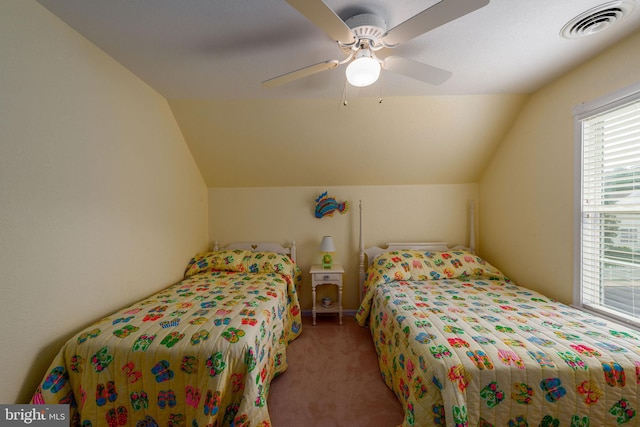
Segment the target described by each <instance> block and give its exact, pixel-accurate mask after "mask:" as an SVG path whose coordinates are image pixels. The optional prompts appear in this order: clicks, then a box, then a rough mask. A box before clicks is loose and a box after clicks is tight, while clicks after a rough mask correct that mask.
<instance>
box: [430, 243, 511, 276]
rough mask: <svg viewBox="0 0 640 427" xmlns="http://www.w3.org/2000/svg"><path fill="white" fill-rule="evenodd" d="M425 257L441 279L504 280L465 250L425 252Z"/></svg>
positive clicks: (490, 267)
mask: <svg viewBox="0 0 640 427" xmlns="http://www.w3.org/2000/svg"><path fill="white" fill-rule="evenodd" d="M426 256H427V257H428V258H429V260H430V261H431V262H432V263H433V265H434V266H435V268H437V269H438V270H439V271H441V272H442V275H443V276H444V277H442V278H443V279H463V280H464V279H467V278H474V279H488V280H505V279H506V277H505V276H504V274H503V273H502V272H501V271H500V270H498V269H497V268H495V267H494V266H492V265H491V264H489V263H488V262H487V261H485V260H484V259H482V258H480V257H479V256H477V255H476V254H474V253H473V252H469V251H466V250H449V251H442V252H427V253H426Z"/></svg>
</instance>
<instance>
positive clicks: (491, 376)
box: [356, 228, 640, 427]
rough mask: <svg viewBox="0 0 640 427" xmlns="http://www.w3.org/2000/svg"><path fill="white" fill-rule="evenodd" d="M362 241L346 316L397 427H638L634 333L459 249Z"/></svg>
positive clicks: (637, 337) (639, 364)
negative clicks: (375, 367)
mask: <svg viewBox="0 0 640 427" xmlns="http://www.w3.org/2000/svg"><path fill="white" fill-rule="evenodd" d="M472 229H473V228H472ZM361 236H362V231H361ZM362 241H363V240H362V237H361V239H360V246H361V250H360V259H361V267H362V268H361V271H363V272H364V271H366V273H365V274H363V276H364V277H363V278H362V284H363V289H362V295H363V300H362V304H361V306H360V308H359V310H358V312H357V314H356V319H357V320H358V322H359V323H360V324H361V325H363V326H364V325H368V326H369V328H370V329H371V335H372V338H373V341H374V346H375V349H376V352H377V354H378V360H379V366H380V371H381V373H382V377H383V379H384V380H385V382H386V383H387V385H388V386H389V387H390V388H391V389H392V390H393V391H394V393H395V394H396V396H397V398H398V400H399V401H400V402H401V404H402V406H403V408H404V411H405V417H404V421H403V426H405V427H406V426H480V427H489V426H495V427H498V426H500V427H525V426H529V427H532V426H536V427H538V426H540V427H562V426H567V427H588V426H590V427H596V426H598V427H601V426H620V425H624V426H631V425H640V415H639V414H638V411H639V410H640V333H638V332H637V331H635V330H632V329H629V328H626V327H624V326H620V325H619V324H616V323H613V322H608V321H606V320H604V319H600V318H597V317H594V316H592V315H590V314H588V313H585V312H583V311H580V310H577V309H574V308H572V307H569V306H566V305H564V304H561V303H559V302H557V301H554V300H552V299H550V298H548V297H546V296H544V295H541V294H540V293H537V292H535V291H533V290H530V289H527V288H524V287H521V286H518V285H516V284H515V283H513V282H511V281H510V280H509V279H508V278H507V277H505V276H504V274H502V272H500V271H499V270H498V269H497V268H495V267H493V266H492V265H490V264H489V263H487V262H486V261H485V260H483V259H482V258H480V257H478V256H477V255H476V254H475V253H474V252H473V251H471V250H468V249H464V248H456V249H450V248H449V247H448V245H446V244H445V243H420V244H411V243H404V244H402V243H393V244H388V247H387V248H384V249H381V248H369V249H364V247H363V244H362ZM365 255H367V256H368V261H367V263H365V262H364V259H365Z"/></svg>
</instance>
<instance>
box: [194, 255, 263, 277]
mask: <svg viewBox="0 0 640 427" xmlns="http://www.w3.org/2000/svg"><path fill="white" fill-rule="evenodd" d="M249 254H251V252H250V251H246V250H244V249H233V250H229V249H223V250H221V251H214V252H203V253H200V254H198V255H196V256H194V257H193V258H192V259H191V261H189V264H188V265H187V268H186V269H185V272H184V277H185V278H187V277H190V276H193V275H194V274H198V273H205V272H209V271H238V272H243V271H245V266H244V263H243V261H244V259H245V258H246V257H247V256H248V255H249Z"/></svg>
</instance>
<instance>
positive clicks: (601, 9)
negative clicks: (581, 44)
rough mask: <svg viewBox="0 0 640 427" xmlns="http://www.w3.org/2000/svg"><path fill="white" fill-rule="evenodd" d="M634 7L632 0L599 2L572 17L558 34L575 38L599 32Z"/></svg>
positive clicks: (634, 3)
mask: <svg viewBox="0 0 640 427" xmlns="http://www.w3.org/2000/svg"><path fill="white" fill-rule="evenodd" d="M635 7H636V2H635V1H634V0H618V1H611V2H608V3H604V4H601V5H600V6H597V7H594V8H593V9H589V10H587V11H586V12H583V13H581V14H580V15H578V16H576V17H575V18H573V19H572V20H571V21H569V22H567V24H566V25H565V26H564V27H562V30H561V31H560V35H562V37H564V38H567V39H577V38H580V37H586V36H590V35H591V34H595V33H599V32H600V31H603V30H605V29H607V28H609V27H610V26H611V25H613V24H615V23H616V22H618V21H620V20H621V19H623V18H624V17H625V16H627V15H628V14H630V13H631V12H632V11H633V9H634V8H635Z"/></svg>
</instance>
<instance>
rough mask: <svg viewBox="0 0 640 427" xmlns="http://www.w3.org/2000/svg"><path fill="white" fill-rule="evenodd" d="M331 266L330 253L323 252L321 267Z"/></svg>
mask: <svg viewBox="0 0 640 427" xmlns="http://www.w3.org/2000/svg"><path fill="white" fill-rule="evenodd" d="M331 267H333V259H332V258H331V255H329V254H324V256H323V257H322V268H327V269H328V268H331Z"/></svg>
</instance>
